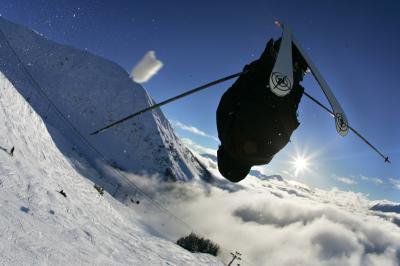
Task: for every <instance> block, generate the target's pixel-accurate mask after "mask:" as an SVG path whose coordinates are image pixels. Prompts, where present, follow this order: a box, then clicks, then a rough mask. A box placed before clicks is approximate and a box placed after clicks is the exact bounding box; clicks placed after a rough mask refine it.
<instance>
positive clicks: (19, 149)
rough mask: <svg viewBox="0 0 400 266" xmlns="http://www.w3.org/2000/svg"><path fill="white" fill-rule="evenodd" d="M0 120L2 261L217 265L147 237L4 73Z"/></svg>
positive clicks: (0, 88)
mask: <svg viewBox="0 0 400 266" xmlns="http://www.w3.org/2000/svg"><path fill="white" fill-rule="evenodd" d="M0 124H1V125H2V126H1V127H0V136H1V140H0V146H1V148H2V150H0V209H1V215H0V265H83V264H84V265H222V264H221V263H220V262H219V261H218V260H216V259H215V257H212V256H208V255H204V254H202V255H200V254H197V255H194V254H192V253H189V252H187V251H185V250H184V249H182V248H180V247H178V246H177V245H175V244H173V243H171V242H168V241H165V240H162V239H159V238H156V237H153V236H151V235H149V234H148V233H146V231H145V230H144V229H143V228H144V226H143V225H142V223H141V222H140V221H139V218H138V215H137V214H136V213H135V211H133V210H132V209H130V208H128V207H126V206H124V205H122V204H121V203H119V202H118V201H116V200H114V199H113V198H112V197H111V196H110V195H109V194H107V193H105V194H104V196H100V194H99V193H98V192H97V191H96V190H95V189H94V188H93V183H92V182H90V181H89V180H88V179H87V178H86V177H85V176H82V175H81V174H79V173H78V172H77V171H76V170H75V168H74V167H73V165H72V164H71V163H72V162H73V161H74V157H76V156H78V155H77V154H74V153H75V151H74V149H73V145H71V144H70V143H69V142H68V140H66V139H65V138H64V137H63V136H62V134H60V133H59V131H58V130H57V129H55V128H53V127H51V126H49V125H45V124H44V123H43V121H42V119H41V118H40V117H39V116H38V115H37V114H36V113H35V111H34V110H33V109H32V108H31V107H30V105H29V104H28V103H27V102H26V101H25V100H24V98H23V97H22V96H21V95H20V94H19V93H18V92H17V90H16V89H15V88H14V86H13V85H12V84H11V83H10V82H9V81H8V80H7V79H6V78H5V77H4V76H3V74H1V73H0ZM50 132H51V133H50ZM55 141H57V145H58V146H63V150H64V152H65V153H68V155H67V157H65V154H62V153H60V151H59V149H58V147H57V146H56V143H55ZM12 146H15V147H16V149H15V152H14V156H13V157H11V156H10V155H8V153H7V152H6V151H5V150H4V149H8V150H9V149H10V148H11V147H12ZM80 163H83V164H84V165H83V166H84V168H85V169H86V173H87V174H88V175H89V174H90V175H91V176H92V178H93V179H94V180H96V179H97V178H98V177H99V175H98V174H97V173H96V171H95V170H94V169H92V168H90V166H89V164H88V163H85V162H84V160H81V161H80ZM61 189H62V190H63V191H64V192H65V193H66V195H67V197H66V198H65V197H63V196H62V195H61V194H60V193H59V192H57V191H60V190H61Z"/></svg>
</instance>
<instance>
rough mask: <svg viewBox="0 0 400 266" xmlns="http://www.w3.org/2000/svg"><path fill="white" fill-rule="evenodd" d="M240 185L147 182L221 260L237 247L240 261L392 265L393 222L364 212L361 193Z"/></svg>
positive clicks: (270, 183) (397, 236)
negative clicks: (213, 244) (232, 188)
mask: <svg viewBox="0 0 400 266" xmlns="http://www.w3.org/2000/svg"><path fill="white" fill-rule="evenodd" d="M241 185H242V186H243V189H241V190H237V191H234V192H233V191H227V190H223V189H219V188H216V187H213V186H209V185H205V184H204V183H196V182H191V183H188V184H187V183H182V184H168V185H165V184H164V185H163V184H157V182H155V183H154V184H152V185H151V187H152V189H153V195H154V196H155V197H156V199H157V201H158V202H163V203H164V204H166V206H167V208H168V209H169V210H171V211H172V212H173V213H174V214H176V215H177V216H178V217H181V218H183V220H185V221H186V222H187V223H188V224H190V225H191V226H192V227H193V228H194V230H196V231H197V232H198V233H200V234H202V235H203V236H206V237H207V238H211V239H212V240H214V241H216V242H217V243H219V244H220V245H221V246H222V247H223V248H224V249H223V250H222V251H223V254H222V256H223V257H224V261H229V252H228V250H229V251H234V250H237V251H239V252H241V253H242V254H243V256H242V258H243V265H247V264H246V261H247V262H249V265H323V266H324V265H398V261H399V260H400V228H399V227H398V226H396V224H395V223H393V222H390V221H388V219H386V218H385V217H384V215H376V214H375V213H373V212H371V211H369V210H368V209H369V207H370V205H371V202H370V201H369V200H368V199H367V198H366V197H365V196H364V195H363V194H360V193H354V192H345V191H341V190H339V189H336V188H334V189H332V190H329V191H326V190H320V189H311V188H309V187H307V186H306V185H303V184H301V183H298V182H295V181H288V180H279V179H275V178H274V179H272V178H271V179H268V180H259V179H257V178H255V177H251V176H250V177H248V178H247V179H246V181H245V182H241ZM167 187H168V188H167ZM152 219H153V221H154V223H153V226H154V227H161V226H160V221H163V223H162V228H160V229H159V230H164V232H168V234H170V235H173V236H174V237H178V236H183V235H185V234H186V233H187V232H183V231H182V226H181V225H179V224H178V225H177V224H176V221H173V220H170V221H168V219H166V218H165V217H162V218H161V217H156V218H154V213H153V214H152ZM175 240H176V239H175Z"/></svg>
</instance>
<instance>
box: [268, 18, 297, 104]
mask: <svg viewBox="0 0 400 266" xmlns="http://www.w3.org/2000/svg"><path fill="white" fill-rule="evenodd" d="M279 25H280V26H282V28H283V33H282V39H281V44H280V46H279V52H278V56H277V58H276V62H275V65H274V68H273V69H272V72H271V75H270V77H269V87H270V90H271V91H272V92H273V93H274V94H275V95H276V96H279V97H283V96H285V95H287V94H289V93H290V91H291V90H292V87H293V63H292V33H291V31H290V29H289V28H288V27H283V25H281V24H279Z"/></svg>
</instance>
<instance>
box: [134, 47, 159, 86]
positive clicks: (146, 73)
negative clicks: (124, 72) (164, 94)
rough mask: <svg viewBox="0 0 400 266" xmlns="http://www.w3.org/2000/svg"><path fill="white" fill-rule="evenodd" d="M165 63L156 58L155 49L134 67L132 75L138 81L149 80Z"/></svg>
mask: <svg viewBox="0 0 400 266" xmlns="http://www.w3.org/2000/svg"><path fill="white" fill-rule="evenodd" d="M162 66H163V63H162V62H161V61H160V60H158V59H157V58H156V55H155V52H154V51H148V52H147V53H146V54H145V55H144V57H143V58H142V59H141V60H140V62H139V63H138V64H137V65H136V66H135V67H134V68H133V69H132V72H131V77H132V79H133V81H135V82H137V83H144V82H147V81H149V80H150V79H151V78H152V77H153V76H154V75H155V74H157V72H158V71H159V70H160V69H161V67H162Z"/></svg>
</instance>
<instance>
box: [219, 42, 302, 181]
mask: <svg viewBox="0 0 400 266" xmlns="http://www.w3.org/2000/svg"><path fill="white" fill-rule="evenodd" d="M278 49H279V43H277V42H275V44H274V41H273V40H272V39H271V40H270V41H269V42H268V43H267V46H266V48H265V50H264V52H263V53H262V55H261V57H260V58H259V59H258V60H256V61H254V62H252V63H250V64H249V65H246V66H245V67H244V71H248V72H247V73H246V74H242V75H241V76H240V77H239V78H238V79H237V80H236V82H235V83H234V84H233V85H232V86H231V87H230V88H229V89H228V90H227V91H226V92H225V93H224V95H223V96H222V98H221V101H220V103H219V106H218V109H217V128H218V137H219V139H220V140H221V147H220V150H219V152H218V160H219V169H220V172H221V174H223V175H224V176H225V177H227V176H228V177H227V178H228V179H230V180H231V181H235V182H236V181H239V180H236V179H240V180H241V179H243V178H244V177H245V176H246V175H247V173H246V174H245V175H244V173H236V174H235V173H230V171H231V170H230V169H231V168H235V167H236V168H237V167H239V166H240V167H242V168H245V171H244V172H246V171H247V172H248V171H249V170H250V168H251V166H253V165H261V164H267V163H269V162H270V161H271V160H272V158H273V156H274V155H275V154H276V153H277V152H279V151H280V150H281V149H282V148H283V147H284V146H285V145H286V144H287V143H288V142H289V141H290V137H291V135H292V133H293V131H294V130H295V129H296V128H297V127H298V126H299V122H298V120H297V114H296V112H297V108H298V105H299V102H300V99H301V97H302V94H303V92H304V88H303V87H301V86H300V85H299V82H300V80H301V79H302V75H300V74H299V73H294V85H293V88H292V91H291V92H290V93H289V94H288V95H286V96H285V97H278V96H276V95H275V94H274V93H273V92H272V91H271V90H270V88H269V76H270V74H271V72H272V68H273V66H274V63H275V58H276V54H277V51H278ZM294 52H296V51H294ZM293 57H294V58H295V56H293ZM222 157H224V158H222ZM227 158H228V159H227ZM222 161H224V162H222ZM222 164H224V165H222ZM221 168H226V169H221ZM242 170H244V169H242ZM234 175H240V177H236V178H235V177H234ZM243 175H244V176H243ZM229 176H230V177H229Z"/></svg>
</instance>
